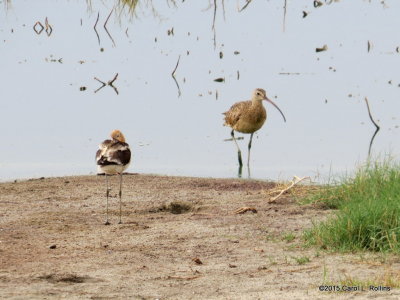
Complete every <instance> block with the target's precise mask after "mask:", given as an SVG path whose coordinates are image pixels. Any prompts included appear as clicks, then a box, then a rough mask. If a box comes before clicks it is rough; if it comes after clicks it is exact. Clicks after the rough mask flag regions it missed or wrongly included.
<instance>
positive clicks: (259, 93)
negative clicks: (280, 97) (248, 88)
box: [253, 89, 286, 122]
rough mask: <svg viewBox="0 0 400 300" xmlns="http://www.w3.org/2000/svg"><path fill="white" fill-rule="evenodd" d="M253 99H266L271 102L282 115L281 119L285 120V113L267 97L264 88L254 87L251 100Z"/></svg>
mask: <svg viewBox="0 0 400 300" xmlns="http://www.w3.org/2000/svg"><path fill="white" fill-rule="evenodd" d="M254 100H256V101H260V102H261V101H262V100H265V101H268V102H269V103H271V104H272V105H273V106H275V108H276V109H277V110H279V112H280V113H281V115H282V117H283V120H284V121H285V122H286V118H285V115H284V114H283V112H282V111H281V109H280V108H279V107H278V105H276V104H275V103H274V102H273V101H272V100H271V99H269V98H268V97H267V93H266V92H265V90H264V89H255V90H254V92H253V101H254Z"/></svg>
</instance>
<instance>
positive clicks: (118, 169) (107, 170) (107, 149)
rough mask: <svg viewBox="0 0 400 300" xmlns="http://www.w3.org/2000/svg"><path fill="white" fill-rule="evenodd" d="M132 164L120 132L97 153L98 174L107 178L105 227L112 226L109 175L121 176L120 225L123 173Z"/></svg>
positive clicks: (113, 132)
mask: <svg viewBox="0 0 400 300" xmlns="http://www.w3.org/2000/svg"><path fill="white" fill-rule="evenodd" d="M130 162H131V150H130V149H129V145H128V144H127V143H125V137H124V135H123V134H122V132H121V131H119V130H113V131H112V132H111V140H105V141H103V142H102V143H101V144H100V145H99V150H97V153H96V163H97V173H98V174H102V173H104V174H105V177H106V185H107V191H106V198H107V213H106V223H105V225H110V222H109V221H108V197H109V193H110V189H109V187H108V175H115V174H119V176H120V177H119V178H120V179H119V223H120V224H121V223H122V221H121V214H122V207H121V206H122V173H123V172H124V171H125V170H126V169H127V168H128V166H129V164H130Z"/></svg>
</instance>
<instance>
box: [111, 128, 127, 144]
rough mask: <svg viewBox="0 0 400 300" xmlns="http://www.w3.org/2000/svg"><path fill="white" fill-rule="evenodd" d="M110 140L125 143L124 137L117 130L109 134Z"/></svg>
mask: <svg viewBox="0 0 400 300" xmlns="http://www.w3.org/2000/svg"><path fill="white" fill-rule="evenodd" d="M111 138H112V139H113V140H115V141H119V142H121V143H125V136H124V135H123V134H122V132H121V131H119V130H117V129H116V130H113V131H112V132H111Z"/></svg>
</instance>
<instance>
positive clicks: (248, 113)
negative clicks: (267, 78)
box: [223, 89, 286, 168]
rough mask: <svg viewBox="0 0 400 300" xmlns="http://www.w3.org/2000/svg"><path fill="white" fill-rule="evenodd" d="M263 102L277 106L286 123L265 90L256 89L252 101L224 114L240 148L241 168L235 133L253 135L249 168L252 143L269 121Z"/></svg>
mask: <svg viewBox="0 0 400 300" xmlns="http://www.w3.org/2000/svg"><path fill="white" fill-rule="evenodd" d="M263 100H266V101H268V102H270V103H271V104H272V105H273V106H275V107H276V108H277V109H278V110H279V112H280V113H281V115H282V117H283V120H284V121H285V122H286V118H285V116H284V114H283V112H282V111H281V110H280V108H279V107H278V106H277V105H276V104H275V103H274V102H272V100H270V99H269V98H268V97H267V95H266V93H265V90H263V89H255V90H254V92H253V95H252V98H251V100H248V101H241V102H236V103H235V104H233V105H232V107H231V108H230V109H229V110H228V111H227V112H224V113H223V114H224V115H225V124H224V125H225V126H229V127H231V128H232V131H231V136H232V139H233V140H234V141H235V144H236V146H237V148H238V160H239V168H241V167H242V165H243V163H242V153H241V151H240V148H239V145H238V143H237V141H236V139H235V134H234V131H235V130H236V131H238V132H241V133H250V134H251V135H250V141H249V146H248V148H249V153H248V157H247V166H248V165H249V163H250V149H251V141H252V139H253V134H254V132H256V131H257V130H259V129H260V128H261V127H262V126H263V125H264V122H265V120H266V119H267V111H266V110H265V108H264V106H263V104H262V101H263Z"/></svg>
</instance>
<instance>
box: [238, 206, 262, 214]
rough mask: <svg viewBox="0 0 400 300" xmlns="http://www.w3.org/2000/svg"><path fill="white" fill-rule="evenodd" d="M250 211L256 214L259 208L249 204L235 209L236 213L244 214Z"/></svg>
mask: <svg viewBox="0 0 400 300" xmlns="http://www.w3.org/2000/svg"><path fill="white" fill-rule="evenodd" d="M248 211H251V212H252V213H254V214H256V213H257V209H255V208H254V207H248V206H245V207H240V208H238V209H236V210H235V211H234V213H235V214H244V213H246V212H248Z"/></svg>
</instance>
